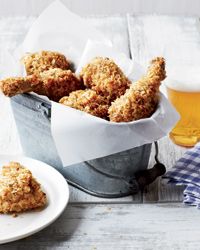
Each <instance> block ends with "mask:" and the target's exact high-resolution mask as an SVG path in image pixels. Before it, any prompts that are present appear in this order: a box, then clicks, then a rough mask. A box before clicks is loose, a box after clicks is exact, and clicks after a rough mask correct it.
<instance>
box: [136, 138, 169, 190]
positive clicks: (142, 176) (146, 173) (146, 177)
mask: <svg viewBox="0 0 200 250" xmlns="http://www.w3.org/2000/svg"><path fill="white" fill-rule="evenodd" d="M154 145H155V151H156V153H155V161H156V164H155V165H154V166H153V168H151V169H146V170H142V171H139V172H137V173H136V174H135V179H136V181H137V183H138V185H139V187H140V189H141V190H142V189H144V187H145V186H147V185H149V184H151V183H152V182H154V181H155V180H156V179H157V178H158V177H159V176H161V175H163V174H165V172H166V168H165V165H164V164H162V163H161V162H160V161H159V160H158V153H159V150H158V142H157V141H155V142H154Z"/></svg>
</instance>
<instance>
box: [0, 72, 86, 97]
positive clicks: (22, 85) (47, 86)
mask: <svg viewBox="0 0 200 250" xmlns="http://www.w3.org/2000/svg"><path fill="white" fill-rule="evenodd" d="M0 88H1V90H2V92H3V93H4V95H6V96H9V97H11V96H14V95H17V94H22V93H27V92H31V91H33V92H35V93H37V94H39V95H46V96H47V97H49V99H51V100H53V101H59V100H60V98H61V97H63V96H66V95H69V93H70V92H72V91H75V90H78V89H81V88H82V84H81V82H80V80H79V79H78V78H77V77H76V75H75V74H74V73H72V72H71V71H70V70H62V69H57V68H55V69H50V70H47V71H44V72H42V73H40V74H39V75H30V76H27V77H14V78H7V79H5V80H1V81H0Z"/></svg>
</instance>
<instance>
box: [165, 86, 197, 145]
mask: <svg viewBox="0 0 200 250" xmlns="http://www.w3.org/2000/svg"><path fill="white" fill-rule="evenodd" d="M195 85H196V86H197V84H195ZM198 85H199V87H198V88H199V89H198V88H193V87H192V83H191V84H190V85H188V86H189V87H187V88H185V86H184V87H183V88H182V89H183V90H177V89H173V85H171V86H167V93H168V98H169V100H170V102H171V103H172V104H173V105H174V107H175V108H176V110H177V111H178V112H179V114H180V116H181V118H180V120H179V122H178V123H177V124H176V126H175V127H174V129H173V130H172V131H171V132H170V138H171V139H172V140H173V141H174V143H176V144H178V145H182V146H188V147H191V146H194V145H195V144H196V143H197V142H198V141H200V82H199V84H198ZM180 87H181V86H179V89H180ZM190 87H191V88H190Z"/></svg>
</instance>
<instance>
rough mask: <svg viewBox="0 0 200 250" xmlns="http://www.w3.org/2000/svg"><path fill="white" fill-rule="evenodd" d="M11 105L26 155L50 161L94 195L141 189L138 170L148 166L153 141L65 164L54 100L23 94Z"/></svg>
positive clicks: (71, 182) (108, 195)
mask: <svg viewBox="0 0 200 250" xmlns="http://www.w3.org/2000/svg"><path fill="white" fill-rule="evenodd" d="M11 106H12V109H13V113H14V117H15V121H16V125H17V129H18V132H19V136H20V141H21V145H22V148H23V150H24V153H25V155H27V156H29V157H32V158H35V159H38V160H41V161H43V162H46V163H48V164H50V165H51V166H53V167H55V168H56V169H57V170H58V171H59V172H61V173H62V174H63V175H64V176H65V178H66V179H67V181H68V182H69V183H70V184H72V185H74V186H75V187H77V188H79V189H81V190H83V191H85V192H88V193H90V194H92V195H96V196H99V197H107V198H114V197H122V196H126V195H130V194H133V193H137V192H138V191H139V185H138V181H137V180H136V178H135V174H136V173H138V171H142V170H145V169H147V166H148V162H149V157H150V152H151V144H146V145H143V146H140V147H136V148H133V149H130V150H126V151H123V152H120V153H117V154H113V155H109V156H106V157H102V158H98V159H95V160H91V161H87V162H82V163H80V164H75V165H71V166H67V167H65V168H64V167H63V165H62V162H61V160H60V157H59V155H58V153H57V150H56V147H55V144H54V141H53V138H52V135H51V128H50V125H51V124H50V121H51V103H50V102H48V101H44V100H43V99H41V98H39V97H37V96H33V95H31V94H23V95H18V96H15V97H13V98H11Z"/></svg>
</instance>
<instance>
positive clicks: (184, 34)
mask: <svg viewBox="0 0 200 250" xmlns="http://www.w3.org/2000/svg"><path fill="white" fill-rule="evenodd" d="M127 19H128V29H129V37H130V48H131V55H132V57H133V59H134V60H136V61H137V62H139V63H141V64H142V65H144V66H146V65H147V64H148V62H149V61H150V60H151V59H152V58H153V57H155V56H159V55H161V56H164V57H165V58H166V61H167V65H174V64H180V65H182V64H184V63H191V59H192V60H194V62H197V61H198V60H199V54H200V45H199V42H200V33H199V21H198V19H197V18H193V17H185V18H184V17H169V16H156V15H151V16H146V15H141V16H133V15H128V17H127ZM194 51H196V53H194ZM191 53H192V57H191ZM194 54H195V56H194V57H193V55H194ZM194 62H193V63H194ZM159 144H160V146H159V149H160V155H159V156H160V160H161V162H163V163H164V164H165V165H166V167H167V168H170V167H172V166H173V165H174V163H175V161H176V160H177V159H179V158H180V157H181V156H182V155H183V153H184V152H185V150H186V149H185V148H182V147H179V146H176V145H174V144H173V143H172V142H171V141H170V139H169V138H167V137H166V138H163V139H161V140H160V142H159ZM152 156H153V152H152ZM153 164H154V160H153V158H151V160H150V164H149V167H152V166H153ZM182 190H183V188H182V187H175V186H170V185H166V184H165V183H164V182H163V180H162V179H158V180H157V181H156V182H154V183H153V184H151V185H150V186H149V187H148V188H147V189H146V190H145V192H144V194H143V201H144V202H151V201H153V202H155V201H162V202H163V201H180V200H182Z"/></svg>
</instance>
